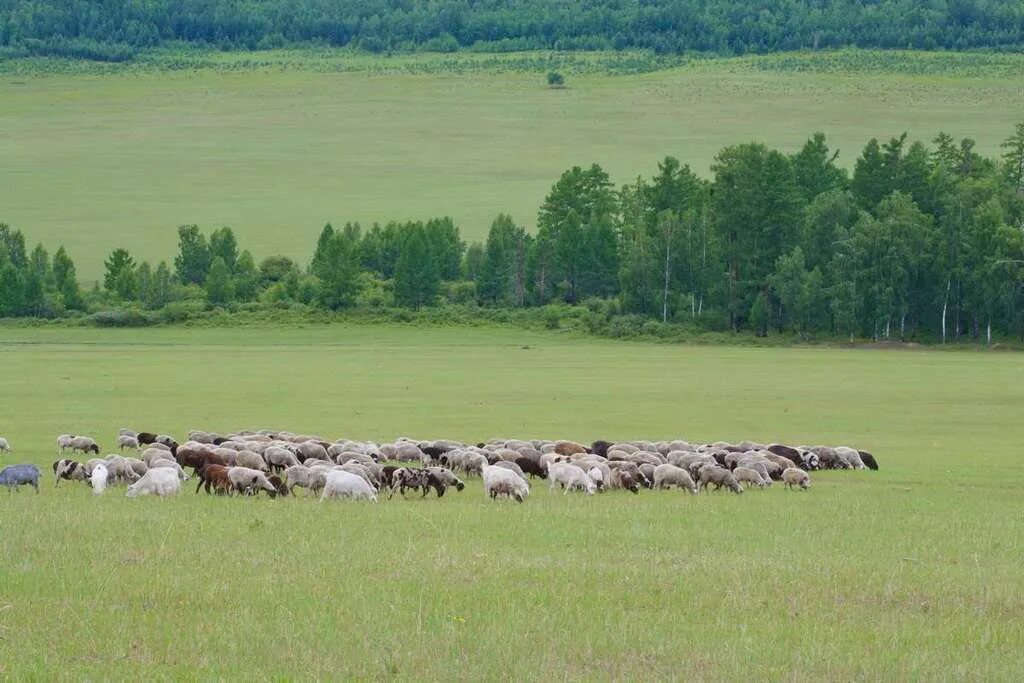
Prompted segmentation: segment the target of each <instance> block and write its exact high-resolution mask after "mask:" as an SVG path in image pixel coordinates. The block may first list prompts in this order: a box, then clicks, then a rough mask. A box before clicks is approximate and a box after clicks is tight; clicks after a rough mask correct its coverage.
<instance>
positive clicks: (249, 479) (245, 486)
mask: <svg viewBox="0 0 1024 683" xmlns="http://www.w3.org/2000/svg"><path fill="white" fill-rule="evenodd" d="M228 479H229V480H230V481H231V485H232V488H234V490H235V491H238V492H240V493H242V494H243V495H247V496H248V495H255V494H257V493H259V492H260V491H261V490H263V491H268V492H273V493H276V492H277V489H275V488H274V485H273V484H271V483H270V481H269V480H268V479H267V475H265V474H264V473H263V472H261V471H260V470H256V469H252V468H251V467H240V466H239V467H229V468H228Z"/></svg>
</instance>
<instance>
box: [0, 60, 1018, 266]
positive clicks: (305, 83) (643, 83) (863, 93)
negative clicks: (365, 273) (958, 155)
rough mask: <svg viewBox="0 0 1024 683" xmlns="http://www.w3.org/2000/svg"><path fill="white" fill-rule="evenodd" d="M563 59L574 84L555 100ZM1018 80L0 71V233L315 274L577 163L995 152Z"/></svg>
mask: <svg viewBox="0 0 1024 683" xmlns="http://www.w3.org/2000/svg"><path fill="white" fill-rule="evenodd" d="M559 60H564V61H566V62H567V68H566V69H565V70H566V71H567V74H568V85H569V87H568V88H566V89H564V90H551V89H548V88H547V87H546V86H545V84H544V72H545V70H546V69H547V68H548V66H556V67H557V66H558V65H559V63H560V62H559ZM48 69H50V70H52V71H58V72H59V71H62V70H64V71H67V70H74V69H80V70H82V71H84V73H79V74H68V73H48V72H47V70H48ZM650 69H655V70H653V71H650ZM1022 70H1024V58H1021V57H1019V56H1012V55H1007V56H1000V57H985V56H978V55H932V56H929V55H921V54H920V53H916V54H913V55H910V54H902V53H857V52H852V53H840V56H839V57H836V56H835V55H820V56H819V55H797V56H787V55H781V56H779V55H776V56H772V57H765V58H744V59H736V60H719V61H694V62H687V61H686V60H682V59H676V60H661V61H658V60H652V59H649V58H639V57H637V58H628V57H623V58H618V57H616V58H612V57H603V56H600V55H597V56H589V57H587V56H584V57H580V58H572V59H571V58H568V57H566V58H562V57H552V56H550V55H548V56H546V57H545V56H543V55H541V56H536V55H532V56H531V55H526V56H520V57H516V56H510V57H493V56H481V57H460V58H457V59H456V58H442V57H415V58H395V59H394V60H387V59H385V58H373V59H371V58H368V57H365V56H364V57H353V56H338V55H336V54H328V55H326V56H322V57H321V56H310V55H298V56H295V55H287V54H286V55H283V56H282V55H280V54H278V53H257V54H255V55H253V56H251V57H249V56H244V55H242V56H240V55H225V56H210V57H208V58H203V59H196V60H195V61H194V62H190V61H188V60H185V61H184V62H175V61H173V60H170V59H165V60H164V61H159V60H157V62H155V63H143V64H141V65H135V66H130V67H123V68H122V67H118V68H110V67H90V66H88V65H86V66H81V65H80V64H79V63H71V64H70V65H69V64H59V65H57V66H54V65H53V64H50V63H46V62H44V63H42V64H40V63H36V62H30V63H27V64H17V63H13V64H12V63H7V64H3V63H0V102H2V103H3V105H2V106H0V129H2V130H3V131H4V135H3V136H0V221H5V222H8V223H11V224H13V225H15V226H17V227H19V228H21V229H23V230H24V231H25V232H26V233H27V235H28V237H29V239H30V240H32V241H37V240H44V241H45V242H47V243H48V244H50V245H56V244H57V243H60V242H63V243H65V244H66V245H67V246H68V248H69V249H70V251H71V253H72V255H73V257H74V258H75V259H76V260H77V262H78V271H79V274H80V275H81V276H83V277H84V278H86V279H90V278H95V277H97V276H98V275H99V274H100V272H101V269H102V259H103V257H104V256H105V255H106V254H107V253H108V252H109V251H110V250H111V249H112V248H113V247H116V246H123V247H125V248H127V249H129V250H130V251H131V252H133V253H134V254H136V255H138V256H141V257H143V258H146V259H156V258H160V257H168V256H169V255H170V254H171V253H172V251H173V249H174V246H175V233H174V228H175V227H176V226H177V225H179V224H182V223H193V222H194V223H199V224H201V225H203V226H205V227H207V228H213V227H217V226H220V225H230V226H232V227H233V228H235V230H236V232H237V233H238V234H239V235H240V238H241V240H242V242H243V244H244V246H246V247H248V248H249V249H251V250H252V251H253V252H254V253H255V254H256V256H257V257H260V256H264V255H267V254H270V253H286V254H289V255H291V256H293V257H297V258H301V259H303V260H305V259H307V258H308V256H309V254H310V252H311V251H312V247H313V243H314V241H315V237H316V234H317V232H318V231H319V229H320V228H321V227H322V225H323V223H325V222H326V221H333V222H335V223H339V222H341V223H343V222H344V221H347V220H359V221H362V222H364V223H369V222H372V221H374V220H378V221H386V220H390V219H407V218H421V217H428V216H432V215H440V214H448V215H451V216H453V217H454V218H456V220H457V221H458V222H459V224H460V226H461V227H462V230H463V233H464V235H466V236H467V237H469V238H472V239H480V238H482V237H483V236H484V235H485V234H486V230H487V227H488V226H489V224H490V221H491V219H492V218H493V216H494V215H495V214H496V213H498V212H501V211H505V212H510V213H511V214H512V215H513V216H514V217H515V218H516V219H517V220H519V221H520V222H522V223H524V224H527V225H532V224H533V221H534V219H535V216H536V210H537V207H538V206H539V204H540V202H541V201H542V199H543V197H544V194H545V193H546V191H547V190H548V189H549V188H550V186H551V184H552V183H553V182H554V180H555V179H556V178H557V176H558V174H559V173H560V172H561V171H562V170H564V169H565V168H567V167H569V166H571V165H573V164H589V163H591V162H594V161H597V162H599V163H601V164H602V165H603V166H604V167H605V168H606V169H607V170H608V171H609V172H610V173H611V174H612V175H613V178H614V179H615V180H616V182H625V181H629V180H631V179H633V178H635V177H636V176H637V175H638V174H645V175H649V174H651V173H652V171H653V169H654V168H655V164H656V162H657V161H658V160H659V159H660V158H662V157H663V156H665V155H667V154H672V155H676V156H678V157H680V158H681V159H683V160H685V161H687V162H689V163H690V164H692V165H693V166H694V167H695V168H697V169H698V170H699V171H700V172H701V173H706V172H707V171H708V169H709V165H710V163H711V160H712V158H713V157H714V155H715V153H716V152H717V151H718V150H719V149H720V148H721V147H723V146H724V145H727V144H731V143H735V142H740V141H747V140H751V139H757V140H761V141H764V142H766V143H768V144H771V145H774V146H778V147H779V148H781V149H783V150H786V151H793V150H795V149H797V148H798V146H799V145H800V144H801V143H802V142H803V141H804V140H805V139H806V137H807V136H808V135H809V134H810V133H812V132H814V131H816V130H822V131H824V132H826V133H827V134H828V136H829V138H830V142H831V143H832V144H833V145H834V146H836V147H838V148H839V149H840V150H841V153H842V155H841V160H842V161H843V163H845V164H847V165H852V163H853V160H854V159H855V158H856V156H857V154H858V153H859V151H860V148H861V147H862V146H863V144H864V143H865V142H866V141H867V139H868V138H870V137H871V136H879V137H888V136H890V135H893V134H899V133H900V132H902V131H904V130H906V131H909V133H910V136H911V137H912V138H915V139H926V140H927V139H931V138H932V137H933V136H934V135H935V133H936V132H938V131H940V130H945V131H947V132H949V133H951V134H953V135H954V136H957V137H961V136H970V137H974V138H976V139H977V142H978V149H979V150H980V151H981V152H983V153H986V154H993V153H994V152H996V151H997V149H998V144H999V142H1000V141H1001V140H1002V139H1004V138H1005V137H1006V136H1007V135H1009V133H1010V132H1011V130H1012V128H1013V125H1014V124H1015V123H1016V122H1017V121H1019V120H1020V118H1021V112H1022V111H1024V81H1022V79H1021V78H1020V74H1021V73H1022ZM627 71H639V72H644V71H646V72H645V73H631V74H626V73H624V72H627ZM609 74H619V75H609Z"/></svg>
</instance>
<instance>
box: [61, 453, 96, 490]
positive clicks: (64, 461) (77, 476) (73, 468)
mask: <svg viewBox="0 0 1024 683" xmlns="http://www.w3.org/2000/svg"><path fill="white" fill-rule="evenodd" d="M88 478H89V475H88V474H87V473H86V471H85V466H84V465H83V464H82V463H80V462H78V461H77V460H70V459H68V458H61V459H60V460H57V461H56V462H54V463H53V485H54V487H56V486H57V485H58V484H59V483H60V480H61V479H67V480H68V481H85V480H86V479H88Z"/></svg>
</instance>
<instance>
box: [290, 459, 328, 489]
mask: <svg viewBox="0 0 1024 683" xmlns="http://www.w3.org/2000/svg"><path fill="white" fill-rule="evenodd" d="M284 480H285V483H286V484H287V486H288V490H289V491H290V492H291V493H292V494H293V495H294V493H295V487H296V486H300V487H302V488H304V489H306V492H307V494H309V493H312V494H317V493H319V492H320V491H321V490H322V489H323V487H324V484H325V483H327V475H326V474H324V473H323V472H317V471H314V470H311V469H309V468H308V467H306V466H305V465H292V466H291V467H289V468H287V469H286V470H285V471H284Z"/></svg>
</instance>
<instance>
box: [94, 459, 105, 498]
mask: <svg viewBox="0 0 1024 683" xmlns="http://www.w3.org/2000/svg"><path fill="white" fill-rule="evenodd" d="M107 474H108V473H107V468H106V466H104V464H103V463H99V464H98V465H96V467H93V468H92V474H91V475H90V476H89V483H90V484H91V485H92V492H93V493H94V494H95V495H97V496H99V495H101V494H102V493H103V491H104V489H106V488H107Z"/></svg>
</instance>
